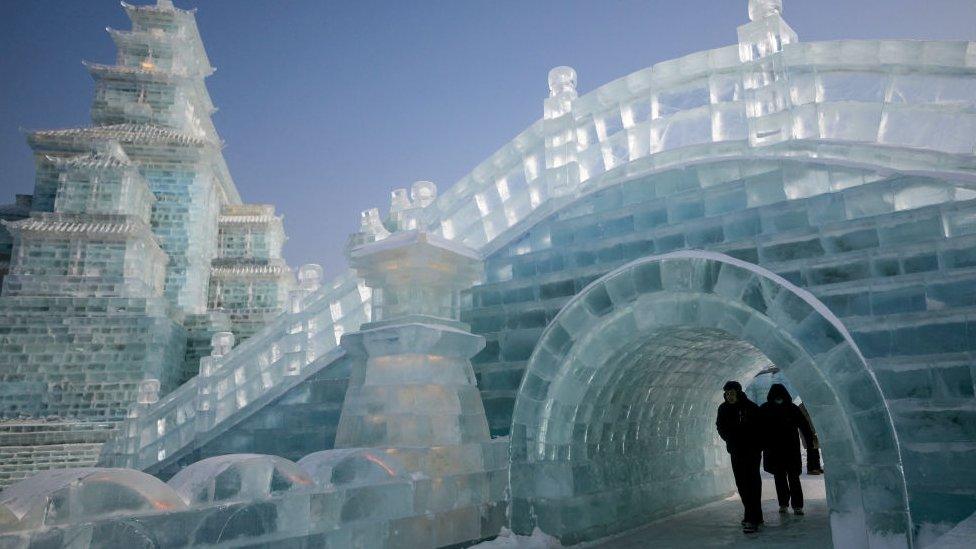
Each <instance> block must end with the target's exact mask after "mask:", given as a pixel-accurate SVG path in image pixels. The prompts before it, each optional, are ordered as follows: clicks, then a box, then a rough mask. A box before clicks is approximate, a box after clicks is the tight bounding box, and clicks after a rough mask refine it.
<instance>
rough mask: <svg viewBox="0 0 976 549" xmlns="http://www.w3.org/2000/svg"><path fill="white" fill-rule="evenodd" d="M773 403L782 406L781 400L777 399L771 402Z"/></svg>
mask: <svg viewBox="0 0 976 549" xmlns="http://www.w3.org/2000/svg"><path fill="white" fill-rule="evenodd" d="M773 402H775V403H776V404H782V403H783V399H781V398H777V399H775V400H773Z"/></svg>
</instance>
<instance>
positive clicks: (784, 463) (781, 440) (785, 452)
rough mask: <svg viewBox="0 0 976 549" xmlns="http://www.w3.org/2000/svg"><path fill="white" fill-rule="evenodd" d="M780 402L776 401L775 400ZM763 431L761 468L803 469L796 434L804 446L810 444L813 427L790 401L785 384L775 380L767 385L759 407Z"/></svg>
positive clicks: (774, 470)
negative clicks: (767, 387)
mask: <svg viewBox="0 0 976 549" xmlns="http://www.w3.org/2000/svg"><path fill="white" fill-rule="evenodd" d="M777 400H779V401H780V402H779V403H777V402H776V401H777ZM759 415H760V418H761V421H762V427H761V429H762V434H763V469H765V470H766V472H768V473H772V474H774V475H775V474H777V473H787V474H793V475H799V474H800V473H801V472H802V470H803V463H802V459H801V457H800V437H799V436H797V434H798V433H799V434H800V435H802V436H803V441H804V442H805V443H806V445H807V447H808V448H810V447H812V446H813V428H812V427H811V426H810V422H809V421H807V418H806V417H805V416H804V415H803V412H802V411H800V407H799V406H797V405H796V404H793V398H792V397H791V396H790V393H789V391H787V390H786V387H784V386H783V385H781V384H779V383H776V384H773V386H772V387H770V388H769V395H768V396H767V397H766V402H765V403H763V405H762V406H760V407H759Z"/></svg>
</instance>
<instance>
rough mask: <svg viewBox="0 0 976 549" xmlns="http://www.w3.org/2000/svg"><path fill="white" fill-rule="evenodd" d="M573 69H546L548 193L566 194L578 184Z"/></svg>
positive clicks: (545, 121) (545, 105)
mask: <svg viewBox="0 0 976 549" xmlns="http://www.w3.org/2000/svg"><path fill="white" fill-rule="evenodd" d="M577 96H578V94H577V93H576V71H575V70H574V69H573V68H572V67H556V68H554V69H552V70H551V71H549V97H548V98H546V100H545V103H544V112H543V117H542V118H543V122H542V124H543V131H545V134H546V173H545V177H546V179H547V181H548V183H549V185H548V186H549V196H566V195H569V194H571V193H572V192H573V191H574V190H575V189H576V187H577V186H578V185H579V180H580V175H579V162H578V161H577V158H576V153H577V151H578V150H579V149H578V146H577V145H578V143H577V139H576V118H575V117H574V116H573V102H574V101H575V100H576V97H577Z"/></svg>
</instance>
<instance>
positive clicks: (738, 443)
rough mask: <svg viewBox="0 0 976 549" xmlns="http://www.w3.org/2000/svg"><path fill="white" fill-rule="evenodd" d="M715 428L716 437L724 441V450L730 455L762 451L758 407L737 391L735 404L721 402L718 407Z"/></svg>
mask: <svg viewBox="0 0 976 549" xmlns="http://www.w3.org/2000/svg"><path fill="white" fill-rule="evenodd" d="M715 426H716V427H717V428H718V436H720V437H722V440H724V441H725V449H726V450H727V451H728V452H729V453H730V454H734V453H738V452H757V453H758V452H760V451H761V450H762V439H761V437H760V431H759V430H760V428H761V425H760V420H759V406H756V403H755V402H753V401H751V400H749V397H747V396H746V394H745V393H743V392H742V391H739V400H738V402H736V403H735V404H729V403H728V402H723V403H722V404H720V405H719V407H718V418H717V419H716V420H715Z"/></svg>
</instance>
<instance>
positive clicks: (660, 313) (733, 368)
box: [510, 252, 912, 547]
mask: <svg viewBox="0 0 976 549" xmlns="http://www.w3.org/2000/svg"><path fill="white" fill-rule="evenodd" d="M772 366H775V367H777V368H779V369H780V370H781V371H782V373H783V375H784V376H786V377H787V378H788V379H789V381H790V383H791V384H792V385H793V387H795V388H796V390H798V391H800V392H801V394H802V395H803V398H804V402H805V405H806V407H807V410H808V411H809V413H810V416H811V418H812V420H813V423H814V425H815V426H816V428H817V429H818V433H819V436H820V441H821V446H822V449H823V460H824V463H825V468H826V470H827V475H826V488H827V504H828V506H829V509H830V529H831V536H832V537H833V539H834V543H835V545H836V546H838V547H841V546H843V547H854V546H863V547H867V546H885V547H910V546H911V545H912V539H911V532H912V527H911V515H910V511H909V508H908V503H907V495H906V490H905V480H904V475H903V473H902V468H901V460H900V453H899V450H898V444H897V440H896V437H895V433H894V430H893V428H892V423H891V419H890V415H889V413H888V409H887V407H886V405H885V401H884V399H883V397H882V395H881V392H880V390H879V388H878V385H877V382H876V381H875V379H874V377H873V375H872V374H871V372H870V371H869V370H868V368H867V367H866V365H865V363H864V360H863V358H862V357H861V355H860V353H859V352H858V350H857V348H856V346H855V344H854V343H853V341H852V340H851V338H850V336H849V334H847V332H846V330H845V329H844V328H843V326H842V325H841V323H840V321H839V320H837V319H836V318H835V317H834V316H833V315H832V314H831V313H830V312H829V311H828V310H827V309H826V307H824V306H823V304H821V303H820V302H819V301H817V300H816V298H814V297H813V296H812V295H811V294H809V293H808V292H806V291H804V290H802V289H800V288H797V287H795V286H793V285H792V284H790V283H789V282H787V281H786V280H783V279H782V278H780V277H778V276H776V275H775V274H773V273H770V272H768V271H766V270H764V269H762V268H760V267H758V266H756V265H753V264H749V263H745V262H742V261H738V260H735V259H733V258H730V257H727V256H724V255H721V254H716V253H710V252H678V253H674V254H668V255H664V256H657V257H650V258H645V259H641V260H638V261H635V262H632V263H630V264H628V265H625V266H623V267H621V268H619V269H617V270H615V271H613V272H611V273H609V274H607V275H605V276H604V277H602V278H600V279H599V280H597V281H595V282H593V283H592V284H591V285H590V286H588V287H587V288H585V289H584V290H583V291H582V292H580V293H579V294H578V295H576V296H575V297H574V298H573V299H572V300H571V301H570V302H569V303H567V304H566V306H565V307H564V308H563V309H562V311H561V312H560V313H559V315H557V317H556V318H555V319H554V320H553V322H552V323H551V324H550V325H549V326H548V327H547V329H546V331H545V332H544V334H543V336H542V338H541V339H540V341H539V343H538V345H537V346H536V349H535V351H534V352H533V354H532V357H531V359H530V361H529V365H528V368H527V370H526V374H525V377H524V379H523V381H522V385H521V387H520V389H519V394H518V397H517V400H516V404H515V410H514V415H513V424H512V454H511V455H512V465H511V479H510V482H511V493H512V514H511V516H512V523H513V527H514V528H515V529H516V530H517V531H523V532H528V531H531V529H532V528H533V527H534V526H539V527H540V528H541V529H542V530H544V531H546V532H548V533H550V534H553V535H556V536H558V537H560V538H561V539H562V540H563V542H564V543H575V542H578V541H584V540H592V539H597V538H600V537H604V536H608V535H612V534H615V533H618V532H622V531H625V530H628V529H632V528H635V527H638V526H640V525H643V524H646V523H648V522H650V521H653V520H656V519H659V518H661V517H665V516H668V515H671V514H674V513H677V512H680V511H682V510H685V509H690V508H693V507H698V506H700V505H703V504H705V503H708V502H710V501H714V500H717V499H720V498H723V497H726V496H728V495H729V494H731V493H733V492H734V483H733V480H732V475H731V468H730V465H729V458H728V455H727V454H726V452H725V448H724V445H723V444H722V443H721V440H720V439H719V438H718V437H717V435H716V432H715V413H716V409H717V407H718V404H719V403H720V401H721V398H722V397H721V387H722V384H723V383H724V382H725V381H726V380H728V379H738V380H740V381H741V382H742V383H743V385H746V383H747V382H748V381H749V380H751V379H752V378H753V377H754V376H755V374H756V373H758V372H759V371H762V370H764V369H768V368H770V367H772Z"/></svg>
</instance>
